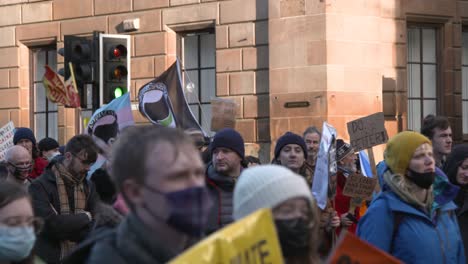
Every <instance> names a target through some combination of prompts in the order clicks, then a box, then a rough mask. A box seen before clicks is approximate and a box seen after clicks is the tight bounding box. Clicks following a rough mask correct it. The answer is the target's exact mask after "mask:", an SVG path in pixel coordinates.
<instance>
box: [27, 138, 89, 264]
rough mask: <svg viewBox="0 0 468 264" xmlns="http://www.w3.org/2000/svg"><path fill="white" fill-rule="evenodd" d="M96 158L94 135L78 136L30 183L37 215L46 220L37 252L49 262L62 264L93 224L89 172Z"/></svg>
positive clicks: (30, 191)
mask: <svg viewBox="0 0 468 264" xmlns="http://www.w3.org/2000/svg"><path fill="white" fill-rule="evenodd" d="M96 157H97V146H96V144H95V143H94V141H93V139H92V138H91V137H89V136H87V135H77V136H74V137H73V138H71V139H70V141H69V142H68V143H67V145H66V147H65V154H64V155H63V156H61V157H57V158H56V159H53V160H52V162H51V163H50V164H49V166H47V169H46V171H45V173H44V174H42V175H41V176H40V177H39V178H38V179H36V180H35V181H33V182H32V183H31V185H30V186H29V193H30V194H31V198H32V202H33V207H34V212H35V215H36V216H38V217H42V218H43V219H44V221H45V225H44V229H43V231H42V232H41V233H40V234H39V236H38V238H37V242H36V253H37V255H38V256H39V257H41V258H42V259H43V260H44V261H46V262H47V263H60V262H61V261H62V259H63V258H64V257H65V256H66V255H67V254H68V253H69V252H70V251H71V250H72V249H73V248H74V246H75V244H76V243H78V242H80V241H82V240H83V239H84V238H85V237H86V235H87V234H88V233H89V231H90V229H91V227H92V226H93V219H94V206H95V191H94V187H93V185H92V184H91V183H90V182H89V181H87V180H86V174H87V172H88V170H89V168H90V166H91V165H92V164H93V163H94V162H95V161H96Z"/></svg>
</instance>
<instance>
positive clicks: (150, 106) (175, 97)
mask: <svg viewBox="0 0 468 264" xmlns="http://www.w3.org/2000/svg"><path fill="white" fill-rule="evenodd" d="M138 101H139V105H138V106H139V107H138V108H139V110H140V113H141V114H142V115H143V116H144V117H146V118H148V120H149V121H150V122H151V123H153V124H156V125H162V126H166V127H179V128H181V129H184V130H187V129H197V130H200V131H202V132H203V130H202V128H201V127H200V124H198V122H197V120H196V119H195V117H194V116H193V114H192V112H191V111H190V107H189V106H188V104H187V101H186V99H185V95H184V90H183V88H182V80H181V77H180V66H179V61H178V60H176V62H174V64H172V66H171V67H169V68H168V69H167V70H166V71H165V72H164V73H162V74H161V75H160V76H159V77H157V78H156V79H154V80H152V81H151V82H149V83H147V84H145V85H143V86H142V87H141V88H140V90H139V91H138ZM203 134H205V133H204V132H203Z"/></svg>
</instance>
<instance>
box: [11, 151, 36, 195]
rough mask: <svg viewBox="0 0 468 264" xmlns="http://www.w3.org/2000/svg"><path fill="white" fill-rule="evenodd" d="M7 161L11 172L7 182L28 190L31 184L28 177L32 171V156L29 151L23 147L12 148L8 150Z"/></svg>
mask: <svg viewBox="0 0 468 264" xmlns="http://www.w3.org/2000/svg"><path fill="white" fill-rule="evenodd" d="M5 159H6V161H7V163H8V170H9V174H8V176H7V178H6V180H7V181H10V182H15V183H18V184H21V185H24V186H25V187H26V188H27V187H28V186H29V184H30V181H29V179H28V175H29V173H30V172H31V169H32V160H31V155H30V154H29V152H28V150H27V149H26V148H24V147H22V146H12V147H11V148H9V149H8V151H7V153H6V156H5Z"/></svg>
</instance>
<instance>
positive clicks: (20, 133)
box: [13, 127, 36, 145]
mask: <svg viewBox="0 0 468 264" xmlns="http://www.w3.org/2000/svg"><path fill="white" fill-rule="evenodd" d="M22 139H29V140H31V142H32V143H33V145H36V137H34V133H33V132H32V130H31V129H29V128H27V127H18V128H17V129H16V131H15V135H14V136H13V144H15V145H16V144H17V143H18V141H20V140H22Z"/></svg>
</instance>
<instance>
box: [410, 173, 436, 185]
mask: <svg viewBox="0 0 468 264" xmlns="http://www.w3.org/2000/svg"><path fill="white" fill-rule="evenodd" d="M408 171H409V172H410V173H409V176H408V179H410V181H412V182H413V183H414V184H416V185H417V186H419V187H421V188H423V189H429V188H430V187H431V185H432V184H433V183H434V180H435V173H434V172H424V173H419V172H415V171H414V170H410V169H408Z"/></svg>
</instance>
